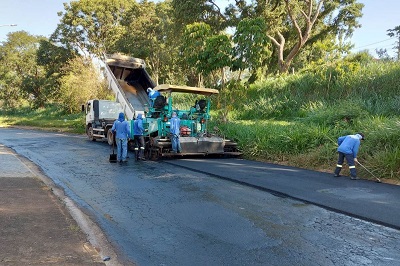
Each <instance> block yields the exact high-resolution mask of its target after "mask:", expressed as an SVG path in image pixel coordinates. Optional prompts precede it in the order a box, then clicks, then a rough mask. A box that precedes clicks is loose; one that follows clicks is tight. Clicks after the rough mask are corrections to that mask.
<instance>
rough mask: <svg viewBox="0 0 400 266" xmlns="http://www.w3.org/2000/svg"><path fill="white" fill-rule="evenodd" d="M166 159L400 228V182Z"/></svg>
mask: <svg viewBox="0 0 400 266" xmlns="http://www.w3.org/2000/svg"><path fill="white" fill-rule="evenodd" d="M166 162H167V163H169V164H173V165H176V166H180V167H185V168H188V169H191V170H193V169H195V170H196V171H198V172H201V173H206V174H210V175H214V176H217V177H220V178H223V179H227V180H230V181H233V182H237V183H241V184H246V185H249V186H252V187H255V188H258V189H261V190H265V191H268V192H271V193H273V194H274V195H278V196H282V197H290V198H293V199H297V200H301V201H304V202H307V203H312V204H314V205H317V206H321V207H323V208H326V209H329V210H333V211H335V212H339V213H343V214H346V215H350V216H353V217H356V218H360V219H363V220H367V221H370V222H373V223H377V224H381V225H384V226H388V227H391V228H394V229H398V230H399V229H400V186H397V185H391V184H385V183H376V182H373V181H369V180H351V179H350V178H349V177H333V174H329V173H321V172H314V171H308V170H304V169H299V168H294V167H288V166H280V165H274V164H268V163H261V162H254V161H247V160H242V159H223V160H207V159H180V160H168V161H166ZM205 166H206V167H205Z"/></svg>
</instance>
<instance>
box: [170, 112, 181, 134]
mask: <svg viewBox="0 0 400 266" xmlns="http://www.w3.org/2000/svg"><path fill="white" fill-rule="evenodd" d="M170 123H171V125H170V132H171V133H172V134H174V135H177V136H179V133H180V124H181V120H180V119H179V117H177V116H175V117H174V116H173V117H172V118H171V121H170Z"/></svg>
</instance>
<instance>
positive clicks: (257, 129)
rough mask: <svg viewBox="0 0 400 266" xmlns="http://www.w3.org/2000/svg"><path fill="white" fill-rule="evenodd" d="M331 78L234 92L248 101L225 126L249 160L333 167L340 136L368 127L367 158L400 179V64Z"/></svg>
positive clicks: (288, 80)
mask: <svg viewBox="0 0 400 266" xmlns="http://www.w3.org/2000/svg"><path fill="white" fill-rule="evenodd" d="M324 77H329V79H331V80H333V81H329V79H324ZM331 77H332V74H330V73H328V72H325V75H321V73H310V72H305V73H303V74H298V75H290V76H280V77H275V78H270V79H268V80H267V81H266V82H262V83H257V84H254V85H252V86H250V88H249V89H247V90H246V89H245V88H244V87H243V90H241V91H240V90H235V92H234V95H231V96H230V97H231V98H239V99H241V100H240V101H234V102H233V108H232V111H231V112H230V114H229V120H230V123H226V124H219V125H218V127H219V128H220V129H221V130H222V131H223V132H224V134H225V135H226V136H229V137H230V138H233V139H235V140H236V141H238V143H239V145H240V147H241V148H242V150H243V152H244V154H245V155H246V157H249V158H253V159H258V160H265V161H272V162H275V163H282V164H288V165H292V166H297V167H303V168H309V169H316V170H320V171H328V172H331V171H332V169H333V168H334V166H335V164H336V159H337V158H336V156H337V154H336V148H337V144H336V141H337V138H338V137H339V136H342V135H347V134H354V133H356V132H363V133H364V134H365V135H366V141H363V142H362V145H361V148H360V152H359V156H358V157H359V160H360V162H362V163H363V164H364V163H365V165H367V166H368V168H370V170H372V171H373V172H374V173H375V174H376V175H379V176H381V177H384V178H392V179H400V153H399V152H400V130H399V129H400V118H399V115H400V101H399V97H400V95H399V91H400V83H399V82H398V81H399V80H400V65H399V64H388V63H382V62H372V63H370V64H368V65H366V66H364V67H362V68H360V69H358V70H357V71H355V72H350V71H349V72H343V73H342V74H341V75H337V76H335V78H334V79H332V78H331ZM344 169H345V168H344ZM360 172H361V174H362V176H366V177H368V176H369V174H368V173H366V172H363V171H362V169H360Z"/></svg>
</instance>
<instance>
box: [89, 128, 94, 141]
mask: <svg viewBox="0 0 400 266" xmlns="http://www.w3.org/2000/svg"><path fill="white" fill-rule="evenodd" d="M87 135H88V138H89V140H91V141H96V139H95V138H94V137H93V127H89V129H88V131H87Z"/></svg>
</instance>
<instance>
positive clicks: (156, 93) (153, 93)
mask: <svg viewBox="0 0 400 266" xmlns="http://www.w3.org/2000/svg"><path fill="white" fill-rule="evenodd" d="M147 94H148V95H149V98H150V107H153V105H154V101H155V100H156V98H157V97H158V96H160V95H161V94H160V92H159V91H155V90H153V89H152V88H150V87H149V88H147Z"/></svg>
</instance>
